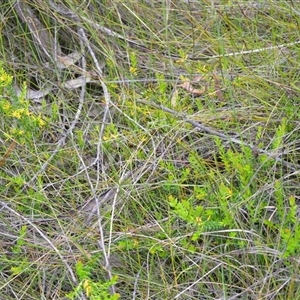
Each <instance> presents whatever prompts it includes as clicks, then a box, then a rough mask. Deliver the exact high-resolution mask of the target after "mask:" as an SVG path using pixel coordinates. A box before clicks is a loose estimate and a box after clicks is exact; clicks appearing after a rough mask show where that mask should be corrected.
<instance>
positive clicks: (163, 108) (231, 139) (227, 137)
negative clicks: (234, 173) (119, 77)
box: [137, 100, 300, 171]
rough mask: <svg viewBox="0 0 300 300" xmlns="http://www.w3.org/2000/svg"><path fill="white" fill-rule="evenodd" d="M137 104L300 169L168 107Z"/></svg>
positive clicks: (294, 168) (298, 166) (272, 154)
mask: <svg viewBox="0 0 300 300" xmlns="http://www.w3.org/2000/svg"><path fill="white" fill-rule="evenodd" d="M137 102H138V103H142V104H145V105H148V106H152V107H155V108H158V109H161V110H163V111H165V112H167V113H169V114H171V115H173V116H174V117H176V118H178V119H181V120H182V121H184V122H186V123H189V124H191V125H193V126H194V127H196V128H198V129H200V130H201V131H203V132H206V133H208V134H210V135H212V136H217V137H219V138H221V139H222V140H225V141H229V142H232V143H234V144H238V145H241V146H245V147H248V148H250V149H251V150H252V151H253V152H255V153H260V154H265V155H267V156H268V157H270V158H272V159H274V160H275V161H276V162H280V163H282V164H283V165H284V166H286V167H287V168H289V169H291V170H293V171H296V170H299V169H300V165H298V164H293V163H290V162H288V161H286V160H284V159H281V158H279V157H277V156H275V155H274V153H271V152H268V151H266V150H263V149H260V148H258V147H257V146H255V145H253V144H250V143H246V142H243V141H241V140H239V139H237V138H235V137H231V136H229V135H226V134H224V133H221V132H218V131H216V130H214V129H212V128H210V127H207V126H205V125H203V124H200V123H198V122H196V121H194V120H191V119H189V118H188V117H187V116H186V115H185V114H183V113H180V112H177V111H175V110H173V109H170V108H168V107H165V106H163V105H160V104H156V103H154V102H152V101H145V100H138V101H137Z"/></svg>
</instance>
